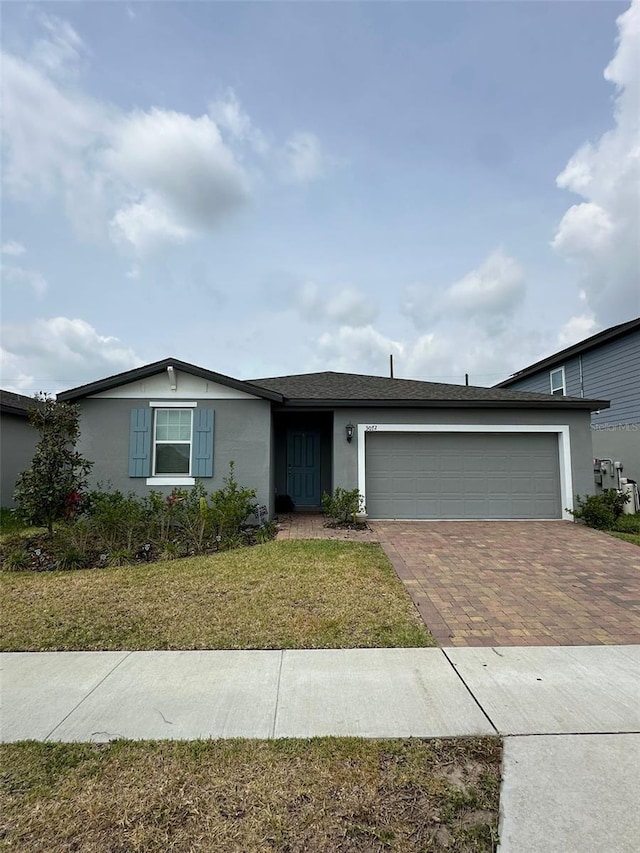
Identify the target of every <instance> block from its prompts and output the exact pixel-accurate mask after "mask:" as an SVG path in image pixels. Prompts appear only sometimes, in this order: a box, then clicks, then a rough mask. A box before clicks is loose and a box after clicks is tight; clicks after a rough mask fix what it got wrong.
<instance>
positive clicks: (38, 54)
mask: <svg viewBox="0 0 640 853" xmlns="http://www.w3.org/2000/svg"><path fill="white" fill-rule="evenodd" d="M40 25H41V26H42V27H43V29H44V30H45V31H46V36H44V37H43V38H40V39H38V41H37V42H36V43H35V46H34V49H33V52H32V55H31V56H32V60H33V62H34V63H35V64H36V65H38V66H40V67H41V68H43V69H44V70H45V71H48V72H50V73H54V74H55V73H58V72H60V71H67V70H69V68H70V66H73V65H75V64H76V63H77V62H78V61H79V60H80V58H81V56H82V54H83V53H85V52H86V47H85V45H84V43H83V41H82V39H81V38H80V36H79V35H78V33H77V32H76V30H75V29H74V28H73V27H72V26H71V24H70V23H69V22H68V21H65V20H63V19H61V18H58V17H57V16H56V15H41V16H40Z"/></svg>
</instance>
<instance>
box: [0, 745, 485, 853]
mask: <svg viewBox="0 0 640 853" xmlns="http://www.w3.org/2000/svg"><path fill="white" fill-rule="evenodd" d="M0 758H1V759H2V766H3V772H2V778H1V783H2V784H1V789H0V814H2V818H0V839H2V840H1V841H0V848H2V849H7V850H9V849H11V850H21V851H26V853H36V851H38V853H44V852H45V851H46V853H67V851H70V850H78V851H114V853H115V851H128V853H138V852H139V853H165V851H168V850H175V851H203V853H204V851H216V853H248V851H251V853H274V851H279V853H321V851H322V853H334V851H340V853H361V851H371V853H374V851H385V853H419V851H420V853H425V851H429V853H441V851H445V850H446V851H455V852H456V853H489V852H490V851H494V850H495V847H496V844H497V826H498V801H499V790H500V765H501V743H500V740H499V739H498V738H455V739H448V740H418V739H411V740H361V739H355V738H318V739H313V740H306V741H305V740H280V741H277V740H276V741H250V740H249V741H247V740H244V741H242V740H227V741H192V742H177V741H173V742H167V741H159V742H144V741H137V742H133V741H124V740H123V741H115V742H113V743H110V744H100V745H98V744H86V743H83V744H57V743H35V742H23V743H18V744H10V745H5V746H3V747H0Z"/></svg>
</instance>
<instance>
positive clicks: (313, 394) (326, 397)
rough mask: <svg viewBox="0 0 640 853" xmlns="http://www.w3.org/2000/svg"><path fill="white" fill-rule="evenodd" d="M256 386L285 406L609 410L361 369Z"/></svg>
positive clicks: (596, 403)
mask: <svg viewBox="0 0 640 853" xmlns="http://www.w3.org/2000/svg"><path fill="white" fill-rule="evenodd" d="M251 383H252V384H253V385H258V386H260V387H262V388H267V389H269V390H270V391H276V392H278V393H279V394H282V396H283V397H285V398H286V399H285V405H314V404H315V405H323V406H329V405H331V406H340V405H377V406H379V405H383V406H384V405H395V406H415V405H419V406H426V405H430V406H437V405H442V406H445V405H446V406H452V405H453V406H478V405H479V404H482V405H488V406H520V407H522V406H527V405H529V406H530V405H531V404H532V403H533V404H534V405H535V406H540V405H542V406H544V407H553V408H557V407H562V406H564V407H568V408H581V409H585V408H588V409H599V408H600V409H604V408H607V407H608V405H609V404H608V401H606V400H585V399H582V398H577V397H559V396H552V395H551V394H534V393H530V392H525V391H502V390H500V389H497V388H480V387H477V386H473V385H447V384H444V383H441V382H421V381H419V380H416V379H391V378H388V377H385V376H364V375H361V374H359V373H334V372H332V371H325V372H322V373H301V374H295V375H292V376H274V377H269V378H265V379H252V380H251Z"/></svg>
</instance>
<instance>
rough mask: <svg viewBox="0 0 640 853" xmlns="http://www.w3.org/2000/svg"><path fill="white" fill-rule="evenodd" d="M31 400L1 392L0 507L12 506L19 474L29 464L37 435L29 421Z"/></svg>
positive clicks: (8, 392) (36, 441)
mask: <svg viewBox="0 0 640 853" xmlns="http://www.w3.org/2000/svg"><path fill="white" fill-rule="evenodd" d="M33 404H34V400H33V398H32V397H23V396H22V394H12V393H11V391H0V490H1V492H0V506H4V507H13V506H15V502H14V500H13V491H14V489H15V487H16V479H17V477H18V474H20V473H21V472H22V471H24V470H26V469H27V468H28V467H29V466H30V465H31V460H32V459H33V454H34V451H35V449H36V444H37V443H38V439H39V435H38V432H37V430H35V429H34V428H33V427H32V426H31V425H30V423H29V421H28V416H27V411H28V409H29V407H30V406H33Z"/></svg>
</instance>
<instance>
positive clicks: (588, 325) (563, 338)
mask: <svg viewBox="0 0 640 853" xmlns="http://www.w3.org/2000/svg"><path fill="white" fill-rule="evenodd" d="M597 330H598V324H597V323H596V321H595V318H594V317H593V316H592V315H590V314H579V315H578V316H576V317H571V319H569V320H567V322H566V323H565V324H564V326H562V328H561V329H560V332H559V334H558V345H559V347H560V349H564V348H565V347H570V346H571V345H572V344H576V343H578V342H579V341H583V340H584V339H585V338H588V337H590V336H591V335H594V334H595V333H596V332H597Z"/></svg>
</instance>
